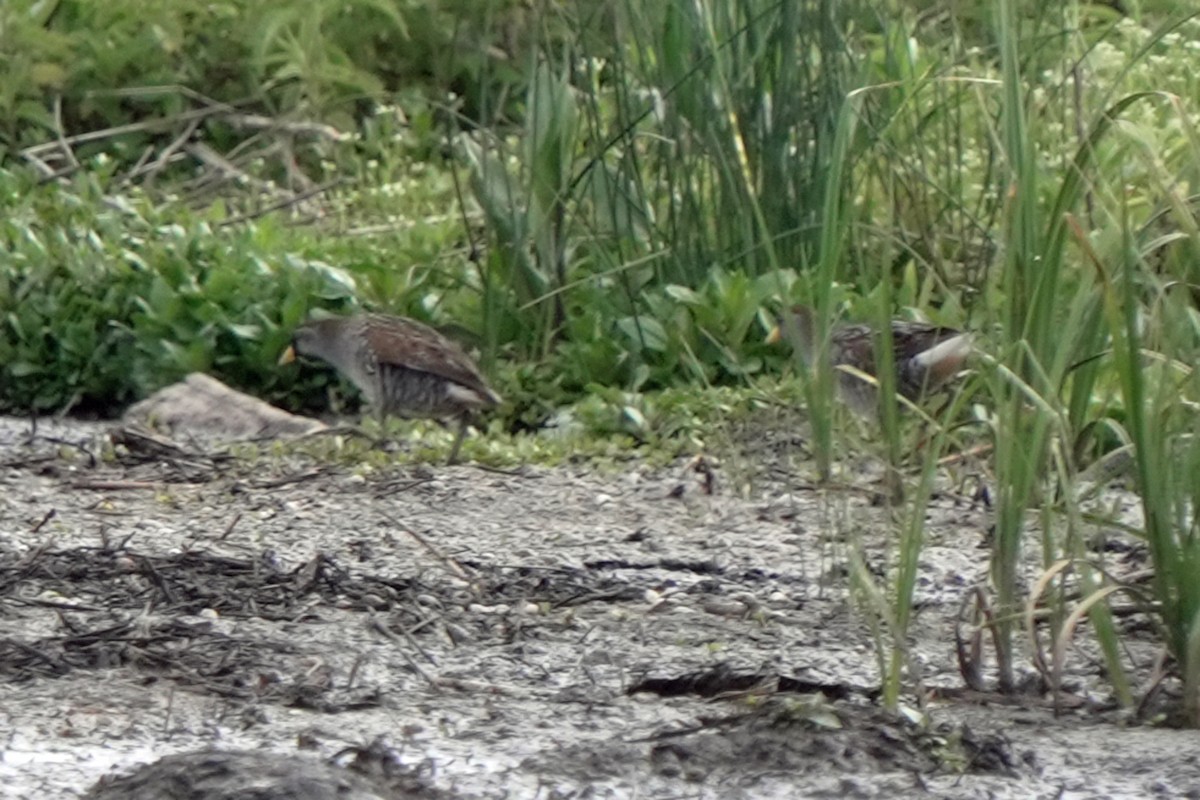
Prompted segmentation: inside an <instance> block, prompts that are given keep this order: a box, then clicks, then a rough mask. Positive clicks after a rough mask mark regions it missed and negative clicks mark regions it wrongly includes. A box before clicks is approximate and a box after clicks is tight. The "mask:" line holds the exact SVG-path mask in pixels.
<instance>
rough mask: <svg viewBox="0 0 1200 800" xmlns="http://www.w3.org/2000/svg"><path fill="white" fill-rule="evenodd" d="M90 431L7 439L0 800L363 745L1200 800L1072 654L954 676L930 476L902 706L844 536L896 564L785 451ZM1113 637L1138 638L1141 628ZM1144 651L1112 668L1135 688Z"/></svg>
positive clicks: (902, 785) (642, 791) (861, 499)
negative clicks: (487, 461) (233, 455)
mask: <svg viewBox="0 0 1200 800" xmlns="http://www.w3.org/2000/svg"><path fill="white" fill-rule="evenodd" d="M104 435H105V434H104V426H99V425H97V424H95V423H78V422H69V421H67V422H60V423H53V424H45V423H43V424H41V425H40V426H39V427H38V429H37V432H36V435H34V436H30V427H29V424H28V423H27V422H23V421H19V420H7V421H4V422H3V423H2V424H0V463H2V465H3V466H0V628H2V630H0V681H2V683H0V796H3V797H13V798H44V799H46V800H57V799H58V798H72V797H81V796H83V795H84V793H85V792H86V791H87V790H88V788H89V787H91V786H92V785H93V784H95V783H96V781H97V780H98V779H99V778H101V777H102V776H104V775H106V774H109V773H113V774H116V773H122V772H127V771H128V770H129V769H130V768H132V767H134V766H136V765H138V764H144V763H147V762H151V761H154V760H155V759H157V758H159V757H162V756H165V755H168V754H173V753H185V752H189V751H196V750H200V749H203V748H218V749H222V750H260V749H265V750H269V751H272V752H274V753H279V754H286V755H289V756H296V755H299V756H302V757H306V758H311V759H313V760H314V761H315V760H316V759H318V758H330V757H334V756H339V757H340V758H341V761H342V762H344V761H346V760H348V758H349V757H348V756H347V753H348V752H350V749H351V748H363V747H367V746H368V745H373V746H375V747H377V748H378V747H383V748H386V749H387V750H388V752H389V753H390V754H391V758H392V760H393V762H394V764H395V765H398V767H397V768H398V769H400V770H402V771H403V772H404V774H405V776H406V779H407V781H408V783H407V784H406V786H405V787H404V789H403V791H404V792H406V793H405V794H403V795H399V794H398V795H397V796H416V797H420V796H426V797H460V798H504V797H509V798H585V797H586V798H635V797H636V798H797V797H909V796H911V797H954V798H959V797H1013V798H1017V797H1020V798H1027V797H1069V798H1084V797H1149V796H1164V797H1165V796H1170V797H1180V796H1189V797H1200V736H1197V735H1196V734H1195V732H1192V731H1179V730H1173V729H1170V728H1167V727H1163V726H1151V725H1148V724H1134V723H1132V722H1131V721H1130V719H1129V717H1130V715H1129V714H1128V713H1126V712H1120V711H1118V710H1116V709H1115V708H1114V707H1113V705H1112V704H1111V702H1110V697H1109V695H1108V691H1107V689H1106V686H1105V684H1104V683H1103V681H1101V680H1099V672H1100V669H1101V667H1100V664H1099V661H1098V660H1097V659H1096V658H1095V656H1094V653H1093V652H1092V650H1091V648H1089V647H1088V646H1087V644H1086V642H1082V641H1081V642H1080V643H1079V645H1078V646H1077V647H1075V648H1073V649H1072V651H1071V654H1070V658H1069V660H1068V664H1067V670H1066V673H1067V677H1066V681H1065V687H1066V689H1067V691H1066V692H1065V694H1064V696H1063V702H1062V705H1063V708H1064V710H1063V711H1062V713H1061V714H1059V715H1057V716H1056V714H1055V712H1054V709H1053V702H1052V700H1051V697H1050V695H1049V694H1048V693H1045V692H1039V691H1036V684H1037V681H1036V680H1030V681H1028V683H1029V684H1030V685H1032V686H1034V687H1035V691H1033V692H1032V693H1027V694H1024V695H1022V696H1020V697H1016V698H1004V697H1001V696H999V695H997V694H994V693H991V692H988V691H983V692H969V691H965V690H964V688H963V678H962V676H961V675H960V671H959V666H958V663H957V661H956V658H955V648H954V635H955V619H956V616H957V615H958V613H959V607H960V602H961V600H962V598H963V596H964V594H965V593H966V592H967V591H968V590H969V587H971V586H973V585H975V584H977V583H979V582H981V581H983V580H984V579H985V578H986V574H985V571H986V566H985V565H986V560H987V550H986V547H987V544H986V537H987V531H988V528H989V525H990V520H989V514H990V511H989V509H988V508H987V507H986V504H984V503H982V502H980V501H979V500H978V498H972V497H971V496H967V494H963V493H959V492H956V491H954V490H953V488H951V487H949V486H947V487H946V488H944V490H943V491H941V492H940V493H939V495H938V496H937V497H936V498H935V499H934V501H933V503H932V506H931V509H930V512H929V519H928V526H927V531H928V532H927V545H926V548H925V550H924V553H923V555H922V561H921V567H920V575H921V577H920V585H919V588H918V605H917V613H916V618H915V622H914V624H913V628H912V634H911V645H912V651H911V653H912V656H911V657H912V662H913V664H914V668H915V669H916V670H918V671H919V676H920V679H921V684H922V686H923V691H922V692H921V693H919V694H918V693H910V694H909V695H907V697H906V705H907V708H908V709H909V710H910V713H909V714H907V715H900V716H897V715H892V714H889V713H886V712H885V711H883V710H882V708H881V707H880V704H879V703H878V687H879V680H880V679H879V674H878V670H877V665H876V658H875V650H874V647H873V639H872V631H871V627H870V625H869V624H868V622H867V618H866V616H865V615H864V614H863V613H862V612H861V611H859V610H856V609H858V608H861V606H856V605H855V604H854V603H853V602H852V601H851V598H850V588H849V585H850V584H849V580H848V578H847V574H848V571H849V554H850V548H849V547H848V546H847V542H848V541H850V540H855V539H859V540H861V542H862V545H863V552H864V553H865V556H866V560H867V566H868V568H869V569H871V570H873V571H876V572H880V573H881V572H882V571H883V570H885V569H886V568H887V567H888V561H887V559H888V554H889V553H890V552H891V551H890V549H889V547H888V542H887V537H888V536H890V535H891V534H889V533H888V531H890V530H892V527H891V526H890V524H888V523H887V518H886V514H887V511H886V510H885V509H883V508H882V507H879V506H877V505H873V504H872V500H873V498H872V493H871V492H870V491H846V490H840V491H817V490H814V489H813V488H812V487H809V486H806V485H805V484H804V482H803V481H802V480H801V479H800V478H799V477H798V474H799V473H798V472H797V471H796V470H795V465H794V463H793V462H794V461H796V460H797V458H799V457H802V455H803V453H802V449H803V448H802V447H800V446H798V445H796V444H795V437H794V436H782V435H781V436H779V437H776V438H775V439H772V437H771V436H766V435H764V436H761V437H756V439H755V442H754V446H753V447H747V448H746V449H744V450H743V451H742V452H741V453H739V454H733V455H729V454H720V453H718V454H714V455H718V456H722V455H724V456H726V457H725V458H723V459H722V460H721V462H720V463H719V464H717V465H715V466H714V469H713V472H712V474H711V475H709V476H706V475H704V474H703V473H702V472H697V471H695V470H694V469H693V468H692V467H691V466H689V465H687V464H685V463H683V462H680V463H679V464H677V465H675V466H673V467H671V468H669V469H657V470H652V469H649V468H647V467H645V466H644V464H643V463H642V462H640V461H639V460H637V459H636V458H631V459H630V460H629V462H628V463H627V464H626V465H625V466H624V467H623V468H617V469H608V470H605V471H597V470H596V469H594V468H592V467H588V466H578V467H570V466H567V467H558V468H554V469H546V468H540V467H528V468H524V469H519V470H515V471H513V472H512V473H511V474H508V473H505V472H498V471H494V470H489V469H484V468H481V467H477V466H471V465H462V466H454V467H446V466H441V465H432V466H427V467H411V466H408V467H387V468H380V469H374V470H369V471H365V470H364V469H362V468H361V467H359V466H356V465H354V464H330V463H321V462H319V461H317V460H309V459H305V458H301V457H290V458H263V459H260V460H258V461H257V462H256V463H255V465H254V466H248V465H247V463H246V462H245V461H239V460H231V459H225V458H212V457H209V456H208V455H206V454H205V453H203V452H201V451H200V450H199V449H196V450H194V451H192V452H190V453H180V452H166V453H158V454H155V453H152V452H144V451H143V452H130V453H129V454H128V455H125V456H123V457H122V458H121V459H118V460H104V459H103V458H100V456H101V455H102V454H103V451H104V447H103V446H102V444H101V440H102V438H103V436H104ZM132 450H133V451H136V450H137V448H132ZM747 486H749V487H750V489H749V491H748V492H747V491H745V490H744V489H743V487H747ZM709 490H711V493H709ZM971 494H972V495H974V494H975V493H974V492H971ZM1114 502H1115V503H1116V504H1117V505H1120V504H1121V503H1126V504H1128V505H1132V498H1124V499H1122V498H1121V497H1120V496H1117V497H1116V499H1115V501H1114V500H1113V499H1112V498H1110V499H1109V505H1110V506H1111V505H1113V503H1114ZM1105 546H1106V547H1108V548H1109V549H1110V551H1111V552H1110V557H1111V559H1112V560H1113V561H1114V564H1115V565H1117V566H1121V567H1123V568H1128V569H1130V570H1133V569H1137V568H1140V567H1143V566H1144V553H1143V552H1142V551H1141V550H1140V549H1139V548H1138V547H1137V545H1136V543H1131V542H1124V543H1120V542H1116V539H1112V538H1110V539H1109V541H1108V543H1107V544H1106V545H1105ZM1035 577H1036V573H1035V571H1034V565H1032V564H1031V565H1030V571H1029V578H1030V580H1031V581H1032V580H1033V579H1034V578H1035ZM1123 624H1126V625H1127V626H1128V632H1129V637H1128V638H1130V639H1131V640H1132V641H1134V643H1135V645H1136V644H1137V642H1138V635H1139V633H1138V632H1139V630H1140V629H1141V628H1144V626H1145V620H1138V619H1136V618H1129V619H1128V620H1126V621H1125V622H1124V623H1123ZM1155 653H1156V651H1155V649H1154V646H1153V639H1152V638H1151V637H1150V636H1149V634H1145V647H1144V648H1142V649H1140V650H1139V649H1138V648H1137V647H1136V646H1135V647H1134V648H1132V649H1131V653H1130V657H1131V658H1132V659H1133V660H1134V661H1135V662H1136V663H1137V664H1138V665H1139V666H1140V667H1141V668H1142V669H1143V670H1144V671H1145V672H1144V674H1142V675H1141V676H1139V677H1145V675H1146V674H1148V669H1149V666H1150V664H1151V662H1152V661H1153V658H1154V655H1155ZM1021 663H1022V664H1023V665H1027V664H1028V660H1027V659H1023V660H1022V662H1021ZM989 666H990V662H989ZM991 677H992V676H991V675H990V673H988V672H985V675H984V679H985V680H990V679H991ZM1022 677H1025V678H1030V677H1036V674H1035V673H1034V671H1033V670H1032V668H1030V667H1028V666H1026V667H1024V673H1023V676H1022ZM985 688H986V687H985ZM1171 690H1172V689H1171V686H1170V684H1169V683H1168V685H1167V689H1166V691H1167V695H1166V696H1167V698H1168V699H1169V692H1170V691H1171ZM339 763H341V762H339ZM397 791H400V790H397Z"/></svg>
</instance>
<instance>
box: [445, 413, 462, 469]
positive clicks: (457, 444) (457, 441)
mask: <svg viewBox="0 0 1200 800" xmlns="http://www.w3.org/2000/svg"><path fill="white" fill-rule="evenodd" d="M466 436H467V415H466V414H462V415H461V416H459V418H458V435H457V436H455V437H454V446H453V447H451V448H450V457H449V458H447V459H446V465H447V466H449V465H451V464H455V463H457V462H458V451H459V450H461V449H462V443H463V439H465V438H466Z"/></svg>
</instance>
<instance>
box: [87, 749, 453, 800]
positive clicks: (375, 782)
mask: <svg viewBox="0 0 1200 800" xmlns="http://www.w3.org/2000/svg"><path fill="white" fill-rule="evenodd" d="M421 772H422V770H421V769H420V768H419V767H418V768H411V767H405V766H404V765H402V764H401V763H400V761H399V758H398V757H397V756H396V755H395V753H394V751H393V752H391V753H390V754H383V753H382V752H381V747H380V746H379V745H377V744H373V745H371V746H369V747H367V748H363V749H362V750H360V751H358V754H357V755H356V756H355V758H354V759H353V761H352V762H351V763H349V764H348V765H347V766H346V767H342V766H339V765H338V764H337V763H332V762H329V761H322V760H320V759H317V758H313V757H311V756H303V755H282V754H278V753H269V752H262V751H218V750H204V751H199V752H193V753H180V754H177V755H171V756H165V757H163V758H161V759H159V760H158V761H155V762H153V763H151V764H146V765H143V766H141V767H138V768H137V769H135V770H133V771H132V772H130V773H128V774H126V775H121V776H118V777H105V778H102V779H100V781H99V782H97V783H96V784H95V785H94V786H92V788H91V789H90V790H88V792H87V794H86V795H84V797H85V800H395V799H396V798H428V799H429V800H439V799H442V798H450V797H452V795H450V794H448V793H446V792H443V791H441V790H439V789H436V788H434V787H432V786H430V785H429V784H428V783H427V782H426V780H425V778H424V776H423V775H422V774H421Z"/></svg>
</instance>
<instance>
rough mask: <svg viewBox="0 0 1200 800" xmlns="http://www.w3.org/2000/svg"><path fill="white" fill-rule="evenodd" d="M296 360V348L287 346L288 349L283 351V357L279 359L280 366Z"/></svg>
mask: <svg viewBox="0 0 1200 800" xmlns="http://www.w3.org/2000/svg"><path fill="white" fill-rule="evenodd" d="M295 360H296V348H294V347H292V346H291V345H290V344H289V345H288V349H287V350H284V351H283V355H281V356H280V357H279V363H280V364H290V363H292V362H293V361H295Z"/></svg>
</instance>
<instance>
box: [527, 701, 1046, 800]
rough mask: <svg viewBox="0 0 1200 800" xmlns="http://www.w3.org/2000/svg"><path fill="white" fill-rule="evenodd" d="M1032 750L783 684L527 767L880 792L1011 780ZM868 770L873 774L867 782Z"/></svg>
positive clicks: (585, 777)
mask: <svg viewBox="0 0 1200 800" xmlns="http://www.w3.org/2000/svg"><path fill="white" fill-rule="evenodd" d="M1035 762H1036V757H1035V756H1034V754H1033V753H1032V751H1025V752H1023V753H1018V752H1016V751H1015V748H1014V747H1013V745H1012V743H1011V742H1010V741H1009V740H1008V738H1007V737H1005V736H1004V735H1003V734H999V733H985V734H976V733H975V732H974V731H973V730H972V729H971V728H970V727H969V726H967V725H965V724H950V723H944V724H941V725H939V726H937V727H936V728H934V729H930V728H928V727H924V726H922V725H918V724H916V723H913V722H910V721H908V720H906V719H904V718H901V717H898V716H896V715H894V714H889V713H887V712H884V711H882V710H881V709H879V708H876V707H873V706H870V705H866V704H861V703H857V704H856V703H831V702H829V701H828V700H827V699H826V698H824V697H823V696H821V695H799V694H797V695H791V694H789V693H787V692H781V693H778V694H774V695H771V696H769V697H758V698H756V699H754V700H753V701H749V702H747V701H740V702H735V703H722V704H719V705H714V706H711V707H710V708H709V709H708V713H706V714H701V715H697V716H696V717H695V718H694V719H693V720H692V721H690V722H689V724H684V725H672V726H667V727H663V728H662V729H660V730H657V731H655V732H654V733H652V734H651V735H649V736H646V737H643V738H640V739H637V740H634V741H624V742H614V743H606V744H602V745H601V744H598V743H596V742H589V743H587V744H585V745H576V746H572V747H567V748H564V749H563V750H562V751H560V752H557V753H555V754H554V756H553V757H552V758H548V757H545V756H538V757H534V758H530V759H527V760H526V761H525V762H524V764H523V765H522V766H523V767H524V768H526V769H529V770H532V771H535V772H550V771H564V770H565V771H566V772H567V773H568V774H570V775H571V776H572V777H573V778H574V780H575V781H577V782H579V783H596V782H602V781H609V780H612V779H614V778H617V777H620V776H622V775H623V774H625V773H627V771H628V765H629V764H630V763H645V764H646V765H648V768H649V770H650V771H651V772H652V773H653V774H654V775H655V776H656V777H657V778H660V779H663V780H664V781H677V782H681V783H682V784H684V785H692V786H695V787H704V789H705V790H707V791H713V790H716V791H718V792H720V791H722V787H723V789H724V790H726V791H729V792H730V793H731V796H743V794H744V793H747V792H750V793H753V792H754V790H755V789H761V790H763V791H764V793H765V795H766V796H773V793H775V792H778V791H779V787H780V782H781V781H783V782H785V783H786V784H787V785H791V786H796V787H800V786H805V785H808V786H810V787H813V788H812V791H811V792H805V793H802V795H797V796H815V797H821V796H830V797H843V796H844V797H875V796H879V791H880V788H881V787H880V786H879V781H878V779H879V776H888V777H887V785H888V786H889V787H890V788H891V789H893V790H897V789H898V790H905V793H907V792H908V791H916V790H918V789H922V788H924V787H925V784H926V781H927V780H929V779H933V778H935V777H937V776H946V777H951V778H960V777H962V776H963V775H966V774H974V775H991V776H994V777H997V778H1001V779H1012V778H1016V777H1018V776H1019V774H1020V773H1021V772H1022V771H1024V772H1026V773H1029V772H1031V771H1032V770H1031V765H1033V764H1034V763H1035ZM863 776H872V777H871V778H870V779H869V780H868V781H865V782H862V783H861V786H860V781H861V779H862V778H863Z"/></svg>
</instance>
